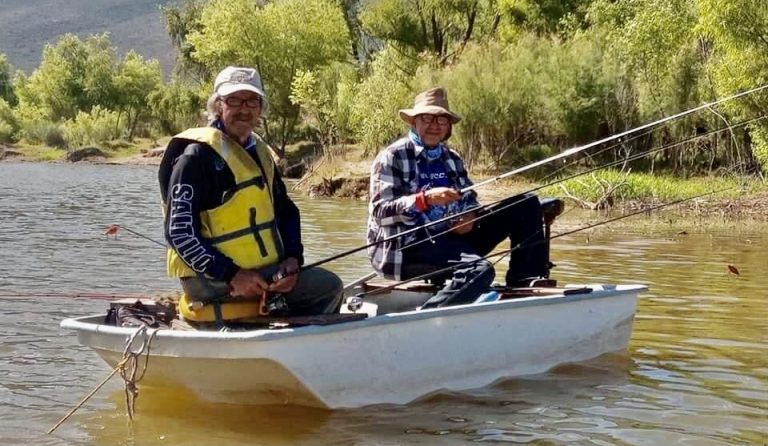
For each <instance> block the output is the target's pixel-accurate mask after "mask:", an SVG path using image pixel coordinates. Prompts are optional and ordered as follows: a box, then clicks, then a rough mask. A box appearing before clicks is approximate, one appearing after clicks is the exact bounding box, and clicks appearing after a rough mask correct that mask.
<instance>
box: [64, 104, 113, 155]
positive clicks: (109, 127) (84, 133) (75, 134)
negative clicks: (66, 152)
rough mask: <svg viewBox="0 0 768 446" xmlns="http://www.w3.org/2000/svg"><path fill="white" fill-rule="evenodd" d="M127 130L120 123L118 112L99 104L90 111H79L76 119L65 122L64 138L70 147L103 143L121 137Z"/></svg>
mask: <svg viewBox="0 0 768 446" xmlns="http://www.w3.org/2000/svg"><path fill="white" fill-rule="evenodd" d="M125 130H126V129H125V126H124V125H121V124H120V123H119V120H118V114H117V112H114V111H112V110H107V109H105V108H102V107H100V106H98V105H97V106H95V107H93V108H92V109H91V112H90V113H85V112H82V111H80V112H77V115H76V116H75V118H74V119H69V120H67V121H65V122H64V138H65V139H66V141H67V143H68V146H69V147H83V146H87V145H94V144H103V143H105V142H107V141H110V140H112V139H116V138H119V137H120V135H121V134H122V133H123V132H125Z"/></svg>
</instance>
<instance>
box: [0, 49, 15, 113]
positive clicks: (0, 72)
mask: <svg viewBox="0 0 768 446" xmlns="http://www.w3.org/2000/svg"><path fill="white" fill-rule="evenodd" d="M11 71H12V67H11V64H10V63H9V62H8V58H7V57H6V56H5V54H0V99H3V100H5V101H6V102H7V103H8V104H11V105H12V104H15V103H16V95H15V94H14V92H13V83H12V78H11Z"/></svg>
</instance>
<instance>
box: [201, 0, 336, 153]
mask: <svg viewBox="0 0 768 446" xmlns="http://www.w3.org/2000/svg"><path fill="white" fill-rule="evenodd" d="M200 23H201V24H202V30H201V31H199V32H193V33H191V34H190V35H189V41H190V42H191V43H192V44H193V45H194V46H195V53H194V57H195V59H196V60H198V61H200V62H201V63H203V64H205V65H206V66H207V67H209V68H211V69H212V71H213V70H214V69H220V68H222V67H223V66H226V65H232V64H235V65H241V66H253V67H256V68H257V69H258V70H259V72H260V74H261V76H262V78H263V80H264V83H265V86H266V89H267V94H268V96H269V103H270V117H269V121H268V123H274V124H277V126H278V128H279V130H278V134H277V138H276V139H277V141H279V142H280V146H281V149H284V147H285V144H286V142H287V141H288V139H289V138H290V136H291V134H292V132H293V129H294V127H295V125H296V121H297V120H298V113H299V109H298V107H297V106H296V105H295V104H294V103H293V102H292V101H291V98H290V95H291V85H292V83H293V79H294V77H295V76H296V73H298V71H299V70H303V71H311V70H315V69H318V68H320V67H323V66H326V65H329V64H331V63H332V62H342V61H345V60H347V59H348V57H349V52H350V48H351V39H350V36H349V32H348V28H347V24H346V22H345V20H344V15H343V12H342V10H341V8H340V7H339V4H338V3H337V2H335V1H332V0H276V1H274V2H270V3H267V4H265V5H264V6H262V7H260V6H259V5H258V4H256V3H254V2H252V1H250V0H216V1H213V2H211V3H210V4H209V5H208V6H206V8H205V9H204V10H203V12H202V17H201V19H200ZM267 132H268V133H269V127H267Z"/></svg>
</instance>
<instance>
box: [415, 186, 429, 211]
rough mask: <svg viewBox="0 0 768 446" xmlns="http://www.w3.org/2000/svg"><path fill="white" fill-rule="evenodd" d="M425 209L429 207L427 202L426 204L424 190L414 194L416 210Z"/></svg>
mask: <svg viewBox="0 0 768 446" xmlns="http://www.w3.org/2000/svg"><path fill="white" fill-rule="evenodd" d="M427 209H429V204H427V196H426V195H425V194H424V191H421V192H419V193H417V194H416V210H418V211H419V212H424V211H426V210H427Z"/></svg>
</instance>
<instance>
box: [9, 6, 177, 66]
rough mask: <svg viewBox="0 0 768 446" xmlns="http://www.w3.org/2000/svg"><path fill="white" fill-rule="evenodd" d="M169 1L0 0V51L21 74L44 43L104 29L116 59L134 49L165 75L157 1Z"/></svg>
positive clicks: (171, 55)
mask: <svg viewBox="0 0 768 446" xmlns="http://www.w3.org/2000/svg"><path fill="white" fill-rule="evenodd" d="M171 1H172V0H0V53H4V54H5V55H6V56H8V61H9V62H10V63H11V65H13V67H14V68H16V69H21V70H24V71H25V72H26V73H27V74H31V73H32V71H33V70H34V69H35V68H37V67H38V65H40V57H41V56H42V53H43V47H44V46H45V44H46V43H55V42H56V41H58V40H59V38H60V37H61V36H62V35H64V34H66V33H72V34H75V35H77V36H78V37H80V38H81V39H84V38H86V37H87V36H89V35H91V34H98V33H102V32H105V31H106V32H109V37H110V40H111V41H112V45H113V46H114V47H116V48H117V50H118V55H119V56H120V57H122V56H123V55H124V54H125V53H127V52H128V50H131V49H133V50H135V51H136V52H137V53H139V54H141V55H142V56H143V57H144V58H145V59H157V60H159V61H160V63H161V64H162V66H163V73H164V74H165V75H166V76H168V75H169V74H170V72H171V70H172V69H173V65H174V63H175V58H176V55H175V51H174V50H173V48H172V46H171V41H170V39H169V38H168V34H167V33H166V31H165V25H164V24H163V20H162V16H161V14H160V9H159V6H160V5H165V4H168V3H171Z"/></svg>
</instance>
